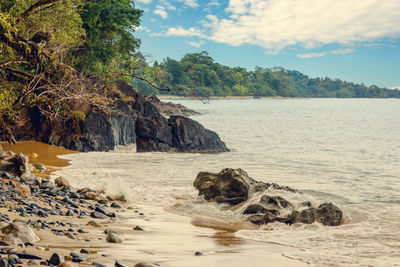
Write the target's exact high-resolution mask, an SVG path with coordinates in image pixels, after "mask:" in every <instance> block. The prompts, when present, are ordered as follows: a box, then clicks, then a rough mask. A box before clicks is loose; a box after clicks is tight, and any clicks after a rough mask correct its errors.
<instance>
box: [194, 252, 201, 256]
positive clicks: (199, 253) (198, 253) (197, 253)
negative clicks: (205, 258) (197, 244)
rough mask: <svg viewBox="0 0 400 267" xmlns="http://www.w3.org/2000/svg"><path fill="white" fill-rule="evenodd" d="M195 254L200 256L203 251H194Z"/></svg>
mask: <svg viewBox="0 0 400 267" xmlns="http://www.w3.org/2000/svg"><path fill="white" fill-rule="evenodd" d="M194 255H195V256H201V255H203V253H201V252H200V251H196V253H194Z"/></svg>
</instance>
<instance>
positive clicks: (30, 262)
mask: <svg viewBox="0 0 400 267" xmlns="http://www.w3.org/2000/svg"><path fill="white" fill-rule="evenodd" d="M27 264H28V266H32V265H39V263H38V262H37V261H35V260H29V261H28V262H27Z"/></svg>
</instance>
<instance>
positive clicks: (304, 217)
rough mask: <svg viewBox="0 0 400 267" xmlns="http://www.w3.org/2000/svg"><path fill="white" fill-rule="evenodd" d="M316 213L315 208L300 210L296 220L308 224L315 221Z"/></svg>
mask: <svg viewBox="0 0 400 267" xmlns="http://www.w3.org/2000/svg"><path fill="white" fill-rule="evenodd" d="M316 215H317V210H316V209H315V208H308V209H305V210H302V211H301V212H300V214H299V216H298V218H297V221H298V222H301V223H307V224H310V223H313V222H315V218H316Z"/></svg>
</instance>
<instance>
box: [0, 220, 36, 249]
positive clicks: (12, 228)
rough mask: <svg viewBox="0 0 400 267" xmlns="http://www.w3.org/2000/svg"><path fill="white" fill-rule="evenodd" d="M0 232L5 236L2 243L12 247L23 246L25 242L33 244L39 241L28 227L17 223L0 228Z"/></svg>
mask: <svg viewBox="0 0 400 267" xmlns="http://www.w3.org/2000/svg"><path fill="white" fill-rule="evenodd" d="M1 232H2V233H3V234H4V235H5V237H4V241H6V242H9V243H12V244H14V245H19V244H25V243H26V242H30V243H33V244H34V243H36V242H37V241H39V240H40V239H39V237H38V236H37V235H36V234H35V233H34V232H33V231H32V229H31V228H30V227H29V226H26V225H23V224H19V223H10V224H9V225H7V226H6V227H4V228H2V229H1Z"/></svg>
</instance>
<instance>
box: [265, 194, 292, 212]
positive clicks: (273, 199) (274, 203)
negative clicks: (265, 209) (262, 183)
mask: <svg viewBox="0 0 400 267" xmlns="http://www.w3.org/2000/svg"><path fill="white" fill-rule="evenodd" d="M260 203H263V204H265V205H268V206H271V207H272V208H274V209H280V208H287V207H290V205H291V204H290V203H289V201H287V200H286V199H284V198H283V197H281V196H268V195H264V196H262V197H261V199H260Z"/></svg>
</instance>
